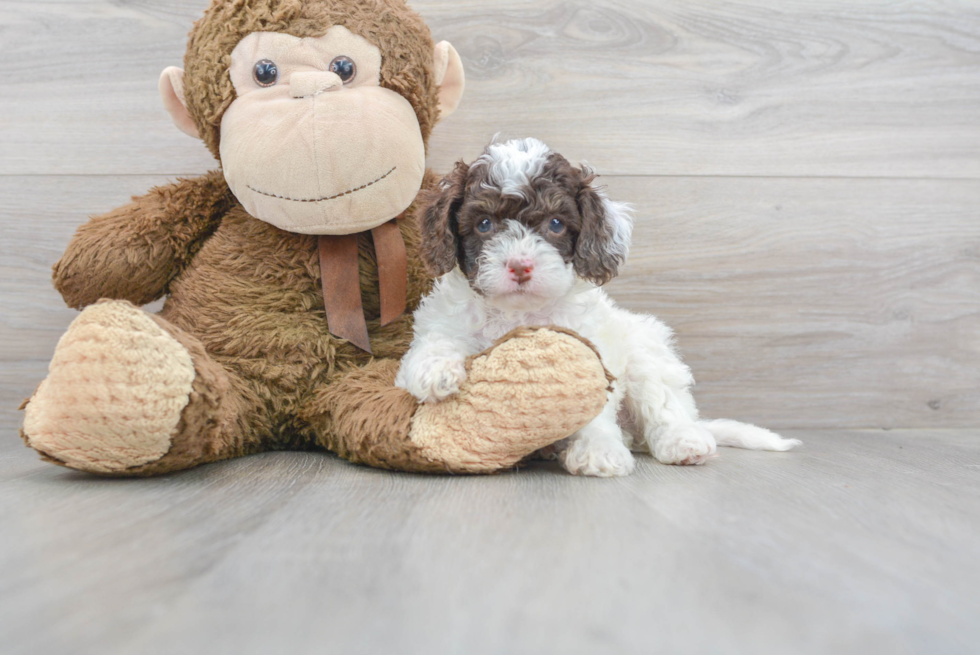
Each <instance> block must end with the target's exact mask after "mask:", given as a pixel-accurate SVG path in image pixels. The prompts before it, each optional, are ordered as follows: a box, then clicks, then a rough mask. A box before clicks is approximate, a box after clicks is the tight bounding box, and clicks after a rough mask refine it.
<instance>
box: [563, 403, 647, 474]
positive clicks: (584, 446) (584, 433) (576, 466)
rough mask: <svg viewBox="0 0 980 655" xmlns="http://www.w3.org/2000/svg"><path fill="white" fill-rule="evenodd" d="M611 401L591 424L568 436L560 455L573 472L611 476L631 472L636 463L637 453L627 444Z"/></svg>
mask: <svg viewBox="0 0 980 655" xmlns="http://www.w3.org/2000/svg"><path fill="white" fill-rule="evenodd" d="M617 405H618V403H609V404H607V405H606V407H605V409H604V410H603V411H602V413H601V414H599V416H597V417H596V418H595V419H593V420H592V422H591V423H589V424H588V425H586V426H585V427H584V428H582V429H581V430H579V431H578V432H576V433H575V434H573V435H572V436H571V437H569V438H568V442H567V445H566V446H565V449H564V450H563V451H562V452H561V453H560V454H559V456H558V458H559V460H561V464H562V466H564V467H565V470H566V471H568V472H569V473H571V474H572V475H589V476H593V477H600V478H611V477H618V476H623V475H629V474H630V473H632V472H633V469H634V468H635V466H636V460H634V459H633V453H631V452H630V449H629V448H627V447H626V444H625V443H623V431H622V429H621V428H620V427H619V424H618V423H617V422H616V413H617V412H616V406H617Z"/></svg>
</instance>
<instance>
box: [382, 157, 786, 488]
mask: <svg viewBox="0 0 980 655" xmlns="http://www.w3.org/2000/svg"><path fill="white" fill-rule="evenodd" d="M594 178H595V174H594V172H593V171H592V170H590V169H589V168H588V167H585V166H583V167H581V168H576V167H573V166H572V165H571V164H569V163H568V161H567V160H566V159H565V158H564V157H562V156H561V155H559V154H557V153H555V152H552V151H551V150H549V149H548V147H547V146H546V145H544V144H543V143H541V142H540V141H538V140H536V139H524V140H516V141H508V142H506V143H496V144H493V145H491V146H489V147H488V148H487V149H486V151H485V153H484V154H483V155H482V156H481V157H480V158H479V159H477V160H476V161H475V162H474V163H473V164H472V165H469V166H468V165H466V164H464V163H463V162H460V163H458V164H457V165H456V167H455V169H454V170H453V172H452V173H450V174H449V175H448V176H447V177H446V178H445V179H444V180H443V181H442V183H441V184H440V185H439V187H438V188H437V189H434V190H433V191H432V192H430V193H429V195H428V197H427V198H425V199H423V207H424V209H423V210H422V213H421V221H422V257H423V259H424V260H425V263H426V266H427V267H428V268H429V269H430V271H431V272H432V273H433V274H434V275H437V276H441V277H439V279H438V280H437V281H436V283H435V287H434V289H433V291H432V293H431V294H430V295H428V296H427V297H426V298H425V299H424V300H423V301H422V304H421V305H420V306H419V308H418V310H417V311H416V312H415V338H414V341H413V342H412V346H411V348H410V350H409V351H408V353H407V354H406V355H405V357H404V358H403V359H402V363H401V369H400V370H399V372H398V377H397V379H396V380H395V384H396V385H397V386H399V387H401V388H403V389H405V390H407V391H408V392H409V393H411V394H412V395H413V396H415V397H416V398H418V399H419V401H421V402H438V401H440V400H442V399H443V398H446V397H447V396H449V395H451V394H453V393H456V392H457V391H458V390H459V385H460V384H461V383H462V382H463V381H464V380H465V379H466V368H465V366H464V362H465V360H466V358H467V357H468V356H470V355H474V354H477V353H479V352H481V351H483V350H485V349H486V348H488V347H490V346H491V345H492V344H493V343H494V342H495V341H496V340H497V339H499V338H500V337H502V336H504V335H505V334H507V333H508V332H510V331H511V330H513V329H515V328H517V327H521V326H550V325H556V326H560V327H563V328H568V329H570V330H574V331H575V332H577V333H578V334H580V335H581V336H583V337H585V338H586V339H588V340H589V341H591V342H592V343H593V344H594V345H595V347H596V349H597V350H598V351H599V354H600V355H601V357H602V361H603V363H604V364H605V366H606V368H607V369H608V370H609V372H610V373H612V375H613V376H615V378H616V379H615V381H614V382H613V384H612V391H611V392H610V396H609V402H608V404H607V405H606V407H605V409H604V410H603V412H602V413H601V414H600V415H599V416H598V417H596V418H595V419H594V420H593V421H592V422H591V423H589V424H588V425H587V426H586V427H584V428H582V429H581V430H579V431H578V432H576V433H575V434H573V435H571V436H570V437H569V438H568V439H566V440H564V441H563V442H562V443H560V444H559V445H558V448H557V449H556V450H557V452H558V458H559V459H560V461H561V463H562V465H563V466H564V467H565V469H566V470H567V471H569V472H570V473H573V474H577V475H593V476H619V475H628V474H629V473H630V472H632V470H633V467H634V464H635V461H634V459H633V454H632V453H631V451H630V448H631V446H632V447H633V448H634V449H636V450H639V449H645V448H649V450H650V452H652V453H653V455H654V456H655V457H656V458H657V459H658V460H660V461H661V462H663V463H665V464H702V463H704V462H705V460H707V459H708V458H710V457H712V456H713V455H714V454H715V447H716V445H717V444H721V445H726V446H739V447H742V448H753V449H763V450H788V449H790V448H792V447H794V446H796V445H797V444H799V443H800V442H799V441H798V440H796V439H783V438H782V437H780V436H779V435H777V434H774V433H773V432H770V431H769V430H766V429H764V428H760V427H756V426H754V425H747V424H744V423H737V422H735V421H726V420H717V421H701V420H699V419H698V410H697V408H696V407H695V404H694V398H693V397H692V396H691V385H692V384H693V383H694V379H693V378H692V376H691V371H690V369H688V367H687V366H686V365H685V364H684V363H683V362H682V361H681V360H680V358H679V357H678V356H677V353H676V352H675V351H674V349H673V347H672V340H673V333H672V332H671V330H670V328H668V327H667V326H666V325H664V324H663V323H661V322H660V321H658V320H657V319H656V318H654V317H653V316H644V315H640V314H634V313H632V312H628V311H626V310H624V309H621V308H619V307H617V306H616V304H615V303H614V302H613V301H612V300H611V299H610V298H609V296H608V295H607V294H606V293H605V292H604V291H603V290H602V289H601V288H600V287H601V285H602V284H605V283H606V282H608V281H609V280H610V279H612V278H613V277H614V276H615V275H616V273H617V272H618V269H619V267H620V266H621V265H622V264H623V262H624V261H625V260H626V254H627V251H628V250H629V245H630V236H631V233H632V230H633V217H632V211H631V209H630V207H629V206H628V205H626V204H623V203H619V202H614V201H612V200H610V199H609V198H607V197H606V195H605V193H604V192H603V190H602V189H599V188H596V187H594V186H593V184H592V182H593V180H594ZM624 428H626V430H624ZM634 437H636V438H635V439H634Z"/></svg>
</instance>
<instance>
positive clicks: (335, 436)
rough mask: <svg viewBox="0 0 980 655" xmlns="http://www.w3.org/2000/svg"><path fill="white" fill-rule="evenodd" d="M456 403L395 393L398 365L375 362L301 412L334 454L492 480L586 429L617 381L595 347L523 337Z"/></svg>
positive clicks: (496, 354)
mask: <svg viewBox="0 0 980 655" xmlns="http://www.w3.org/2000/svg"><path fill="white" fill-rule="evenodd" d="M467 368H468V371H469V376H468V378H467V380H466V381H465V382H464V383H463V385H462V386H461V388H460V392H459V393H458V394H456V395H455V396H452V397H450V398H447V399H446V400H444V401H442V402H440V403H436V404H426V405H419V404H418V402H417V401H416V400H415V398H413V397H412V396H411V395H409V394H408V392H406V391H404V390H403V389H398V388H396V387H394V386H393V382H394V379H395V374H396V373H397V372H398V362H397V361H395V360H376V361H374V362H372V363H371V364H369V365H368V366H366V367H364V368H360V369H356V370H352V371H349V372H347V373H346V374H343V375H341V376H340V377H339V378H338V379H336V380H335V381H334V382H333V383H331V384H330V385H329V386H327V387H325V388H324V389H321V390H320V391H319V392H318V394H317V395H316V396H315V398H314V400H313V402H312V403H311V405H310V406H309V407H308V408H307V409H306V411H304V412H303V415H302V416H301V418H304V419H305V420H306V421H308V422H309V424H310V425H311V426H312V427H313V429H314V431H315V433H316V436H317V439H318V440H319V442H320V443H321V444H322V445H323V446H325V447H326V448H328V449H330V450H332V451H334V452H336V453H338V454H339V455H340V456H341V457H344V458H346V459H349V460H351V461H353V462H358V463H363V464H369V465H371V466H378V467H381V468H390V469H400V470H405V471H419V472H433V473H434V472H442V473H446V472H450V473H491V472H494V471H499V470H501V469H505V468H509V467H512V466H514V465H515V464H517V463H518V462H520V461H521V460H522V459H524V458H525V457H527V456H528V455H530V454H531V453H533V452H534V451H536V450H538V449H539V448H543V447H545V446H548V445H550V444H552V443H554V442H556V441H558V440H560V439H563V438H565V437H567V436H568V435H570V434H572V433H573V432H575V431H576V430H578V429H579V428H581V427H583V426H584V425H586V424H587V423H588V422H589V421H590V420H592V419H593V418H594V417H595V416H596V415H598V414H599V412H601V411H602V408H603V406H604V405H605V404H606V399H607V395H608V389H609V378H608V376H607V374H606V371H605V368H604V367H603V366H602V363H601V362H600V361H599V357H598V356H597V355H596V353H595V351H594V350H593V349H592V347H591V346H590V345H588V344H586V343H585V342H584V341H582V340H581V339H580V338H579V337H577V336H575V335H571V334H567V333H564V332H561V331H556V330H551V329H536V330H535V329H524V330H521V331H519V332H516V333H513V334H511V335H509V336H508V337H505V339H504V340H502V341H501V342H499V343H498V344H497V345H495V346H494V347H493V348H491V349H490V350H488V351H487V352H485V353H482V354H480V355H478V356H476V357H474V358H472V359H471V360H470V361H469V363H468V365H467Z"/></svg>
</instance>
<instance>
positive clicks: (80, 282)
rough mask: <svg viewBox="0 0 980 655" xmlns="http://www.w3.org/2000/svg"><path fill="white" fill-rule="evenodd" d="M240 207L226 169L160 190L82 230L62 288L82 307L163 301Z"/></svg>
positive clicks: (63, 269)
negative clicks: (174, 282)
mask: <svg viewBox="0 0 980 655" xmlns="http://www.w3.org/2000/svg"><path fill="white" fill-rule="evenodd" d="M233 202H234V196H232V194H231V191H230V190H229V189H228V185H227V184H226V183H225V180H224V177H223V175H222V173H221V172H220V171H212V172H210V173H208V174H207V175H204V176H201V177H197V178H192V179H183V180H178V181H177V182H176V183H175V184H169V185H167V186H162V187H156V188H154V189H152V190H151V191H150V192H149V193H147V194H146V195H144V196H139V197H137V198H133V202H132V203H130V204H128V205H125V206H123V207H120V208H118V209H116V210H114V211H111V212H109V213H108V214H103V215H101V216H95V217H93V218H92V219H91V220H90V221H89V222H88V223H86V224H84V225H82V226H81V227H80V228H78V230H77V231H76V232H75V236H74V237H72V240H71V242H70V243H69V244H68V248H67V250H65V254H64V255H62V257H61V260H60V261H59V262H58V263H57V264H55V265H54V268H53V275H52V277H53V279H54V286H55V288H56V289H57V290H58V291H59V292H60V293H61V295H62V297H63V298H64V299H65V302H66V303H67V304H68V305H69V306H70V307H73V308H75V309H81V308H83V307H85V306H87V305H91V304H92V303H94V302H96V301H98V300H99V299H101V298H114V299H118V300H128V301H130V302H132V303H133V304H135V305H145V304H146V303H148V302H152V301H154V300H156V299H157V298H160V297H161V296H162V295H163V294H164V293H166V291H167V286H168V285H169V284H170V282H171V280H173V279H174V277H175V276H176V275H177V274H178V273H179V272H180V271H181V270H182V269H183V267H184V266H186V265H187V263H188V262H189V261H190V260H191V259H192V258H193V257H194V255H195V254H196V253H197V251H198V250H200V248H201V246H202V245H203V243H204V241H205V240H206V239H207V238H208V237H209V236H211V234H212V233H213V232H214V230H215V229H217V227H218V224H219V223H220V222H221V218H222V216H224V214H225V213H226V212H227V211H228V209H229V208H230V207H231V205H232V203H233Z"/></svg>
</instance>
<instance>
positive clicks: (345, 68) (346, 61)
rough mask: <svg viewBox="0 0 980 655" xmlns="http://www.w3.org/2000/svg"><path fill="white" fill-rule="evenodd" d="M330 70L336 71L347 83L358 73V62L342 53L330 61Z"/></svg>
mask: <svg viewBox="0 0 980 655" xmlns="http://www.w3.org/2000/svg"><path fill="white" fill-rule="evenodd" d="M330 72H331V73H336V74H337V77H339V78H340V79H341V80H343V82H344V84H347V83H349V82H350V81H351V80H353V79H354V77H355V76H356V75H357V64H355V63H354V60H353V59H351V58H350V57H345V56H344V55H341V56H339V57H337V58H336V59H334V60H333V61H332V62H330Z"/></svg>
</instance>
